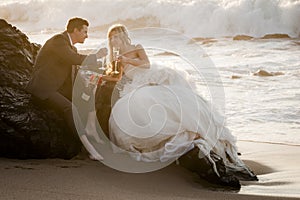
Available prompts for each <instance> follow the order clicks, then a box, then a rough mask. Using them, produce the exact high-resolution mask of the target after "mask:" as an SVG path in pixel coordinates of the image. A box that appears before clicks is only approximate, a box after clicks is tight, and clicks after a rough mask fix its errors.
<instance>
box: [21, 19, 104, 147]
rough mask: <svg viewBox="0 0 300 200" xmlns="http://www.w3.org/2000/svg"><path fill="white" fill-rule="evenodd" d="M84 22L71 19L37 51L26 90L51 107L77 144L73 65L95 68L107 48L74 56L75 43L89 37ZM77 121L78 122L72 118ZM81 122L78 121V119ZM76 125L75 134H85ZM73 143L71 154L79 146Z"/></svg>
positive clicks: (75, 52) (82, 129)
mask: <svg viewBox="0 0 300 200" xmlns="http://www.w3.org/2000/svg"><path fill="white" fill-rule="evenodd" d="M88 26H89V23H88V21H87V20H85V19H82V18H77V17H76V18H72V19H70V20H69V21H68V24H67V30H66V31H64V32H63V33H61V34H57V35H55V36H53V37H52V38H50V39H49V40H47V41H46V43H45V44H44V46H43V47H42V48H41V49H40V51H39V53H38V55H37V59H36V61H35V64H34V72H33V75H32V78H31V80H30V81H29V83H28V85H27V87H26V90H27V91H28V92H29V93H31V94H32V95H33V96H34V97H36V99H37V100H38V101H39V102H40V103H41V104H46V105H48V106H51V107H54V108H55V109H56V110H57V111H59V112H60V113H61V114H62V115H63V117H64V119H65V121H66V123H67V126H68V128H69V129H70V131H71V132H72V135H71V136H69V137H72V138H75V139H76V140H77V141H78V144H80V141H79V138H78V133H77V130H76V127H75V124H74V120H75V121H76V122H78V119H80V118H79V115H78V113H77V112H76V109H75V110H73V112H74V119H73V112H72V102H71V99H72V87H73V81H74V78H75V77H74V76H75V75H74V74H75V69H76V66H78V65H82V63H83V62H84V63H85V65H94V64H96V62H97V58H101V57H103V56H106V55H107V49H106V48H102V49H100V50H99V51H98V52H97V53H96V54H91V55H82V54H79V53H77V49H76V47H74V44H76V43H84V41H85V39H86V38H87V37H88ZM75 118H77V119H75ZM79 122H80V120H79ZM81 126H82V124H80V123H79V128H78V127H77V128H78V132H79V134H84V128H83V126H82V127H81ZM78 144H77V145H76V144H73V148H71V149H69V150H70V151H71V152H74V151H76V149H79V148H78V147H79V145H78Z"/></svg>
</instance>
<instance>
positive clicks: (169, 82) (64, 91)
mask: <svg viewBox="0 0 300 200" xmlns="http://www.w3.org/2000/svg"><path fill="white" fill-rule="evenodd" d="M88 25H89V24H88V22H87V21H86V20H84V19H81V18H73V19H70V20H69V22H68V25H67V30H66V31H65V32H63V33H62V34H58V35H55V36H54V37H52V38H51V39H49V40H48V41H47V42H46V43H45V45H44V46H43V47H42V48H41V50H40V52H39V54H38V56H37V59H36V62H35V65H34V67H35V71H34V74H33V76H32V79H31V80H30V81H29V83H28V86H27V91H28V92H30V93H31V94H33V96H34V97H36V98H37V99H39V101H41V102H43V103H46V104H48V105H49V106H54V107H56V108H57V110H58V111H60V112H61V113H63V116H64V118H65V120H66V123H67V125H68V127H69V128H70V130H71V131H72V132H73V135H72V137H77V138H78V135H85V133H86V129H85V127H84V126H83V125H82V124H81V125H80V127H79V128H78V127H77V129H76V127H75V123H74V121H76V123H77V122H78V121H80V117H79V114H78V113H77V111H76V109H73V113H72V102H71V97H72V81H73V78H74V77H73V76H74V75H73V71H74V69H73V68H74V67H73V66H74V65H81V64H82V62H83V61H84V62H85V63H95V62H96V61H97V58H102V57H104V56H106V55H108V56H109V63H113V62H116V61H118V63H119V65H118V66H117V68H118V72H119V73H115V72H114V70H106V71H105V74H103V83H102V84H101V85H99V86H98V88H97V91H96V96H95V103H96V111H97V118H98V121H99V123H100V125H101V129H102V130H103V132H104V133H105V135H106V136H107V137H108V138H109V139H110V140H111V141H112V142H113V143H114V144H115V145H116V146H118V147H119V148H120V149H122V150H123V151H128V152H132V157H133V158H134V159H135V160H138V161H141V162H142V161H144V162H156V161H161V162H166V161H168V160H172V159H174V160H178V161H179V164H180V165H182V166H183V167H185V168H187V169H189V170H191V171H193V172H195V173H197V174H198V175H199V176H200V177H202V178H204V179H206V180H208V181H209V182H212V183H216V184H219V185H224V186H231V187H234V188H239V187H240V183H239V181H240V180H257V178H256V176H255V174H253V173H252V172H251V171H250V170H249V169H248V167H247V166H246V165H245V164H244V163H243V161H242V160H240V158H238V152H237V148H236V144H235V142H236V141H235V139H234V137H233V136H232V135H231V133H230V131H229V130H228V129H227V128H226V127H225V126H224V124H223V118H222V116H220V115H219V114H218V113H217V112H216V111H214V109H213V108H212V106H210V105H209V103H208V102H207V101H205V100H204V99H203V98H202V97H201V96H200V95H199V94H197V92H196V91H195V89H194V87H193V83H191V82H190V81H189V79H188V78H187V77H186V76H187V75H186V74H184V72H182V71H176V70H171V69H166V67H164V66H160V65H158V64H153V63H152V64H150V62H149V58H148V56H147V54H146V52H145V50H144V48H143V46H142V45H140V44H137V45H135V44H132V43H131V40H130V37H129V34H128V31H127V29H126V27H125V26H123V25H114V26H112V27H111V28H110V29H109V30H108V34H107V37H108V38H107V39H108V50H107V49H106V48H102V49H100V50H99V51H98V52H97V53H96V54H93V55H81V54H79V53H77V51H76V48H75V47H74V46H73V45H74V44H76V43H83V42H84V40H85V39H86V38H87V36H88V35H87V31H88ZM162 42H163V41H162ZM116 47H118V51H119V54H120V55H119V56H118V57H117V58H116V57H115V56H114V50H115V48H116ZM77 124H78V123H77ZM87 134H88V133H87ZM78 141H80V140H79V138H78ZM81 142H82V143H83V144H84V146H85V147H86V148H87V149H88V150H89V151H90V147H89V144H88V142H87V141H86V140H85V139H84V140H83V139H82V137H81ZM90 153H91V154H93V152H90ZM116 153H118V151H117V150H116ZM93 155H94V154H93ZM96 159H99V160H100V159H103V158H102V156H101V155H100V154H96ZM104 159H105V158H104Z"/></svg>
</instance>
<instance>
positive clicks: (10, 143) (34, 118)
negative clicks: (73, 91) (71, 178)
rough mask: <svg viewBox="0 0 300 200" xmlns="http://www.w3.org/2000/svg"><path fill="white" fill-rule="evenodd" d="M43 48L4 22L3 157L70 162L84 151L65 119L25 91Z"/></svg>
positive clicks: (0, 23)
mask: <svg viewBox="0 0 300 200" xmlns="http://www.w3.org/2000/svg"><path fill="white" fill-rule="evenodd" d="M39 48H40V45H38V44H33V43H30V42H29V41H28V38H27V36H26V35H25V34H24V33H22V32H21V31H19V30H18V29H17V28H16V27H13V26H12V25H10V24H8V23H7V22H6V21H5V20H3V19H0V107H1V108H0V156H1V157H10V158H24V159H25V158H53V157H57V158H66V159H67V158H71V157H73V156H74V155H76V154H77V153H78V151H79V149H80V145H79V144H78V142H77V141H76V138H72V137H70V134H71V133H69V132H68V130H67V127H66V125H65V123H64V121H63V119H62V118H61V116H59V115H58V114H57V113H56V112H55V111H54V110H52V109H51V108H46V107H44V106H41V105H39V104H37V103H36V102H35V101H34V99H33V98H32V97H31V95H30V94H28V93H27V92H26V91H25V90H24V87H25V85H26V84H27V82H28V80H29V79H30V76H31V74H32V72H33V63H34V60H35V58H36V55H37V52H38V50H39ZM76 142H77V143H76Z"/></svg>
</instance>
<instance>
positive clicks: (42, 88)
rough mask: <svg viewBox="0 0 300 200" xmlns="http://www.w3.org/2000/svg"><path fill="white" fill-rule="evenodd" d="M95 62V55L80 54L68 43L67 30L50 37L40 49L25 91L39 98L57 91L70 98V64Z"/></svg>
mask: <svg viewBox="0 0 300 200" xmlns="http://www.w3.org/2000/svg"><path fill="white" fill-rule="evenodd" d="M83 61H84V62H85V63H90V64H91V63H96V55H94V54H93V55H89V56H86V55H81V54H78V53H77V50H76V48H75V47H74V46H73V45H72V44H71V43H70V39H69V37H68V34H67V32H63V33H62V34H57V35H55V36H53V37H52V38H50V39H49V40H48V41H47V42H46V43H45V45H44V46H43V47H42V48H41V49H40V52H39V54H38V56H37V59H36V62H35V65H34V68H35V69H34V73H33V76H32V79H31V80H30V81H29V83H28V85H27V88H26V89H27V91H28V92H30V93H31V94H33V95H34V96H36V97H38V98H40V99H41V100H45V99H47V98H48V97H49V96H50V94H52V93H55V92H57V91H59V92H60V93H62V94H63V95H64V96H67V97H68V98H70V94H71V92H72V66H73V65H81V64H82V63H83Z"/></svg>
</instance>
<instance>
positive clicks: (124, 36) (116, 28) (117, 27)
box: [107, 24, 131, 61]
mask: <svg viewBox="0 0 300 200" xmlns="http://www.w3.org/2000/svg"><path fill="white" fill-rule="evenodd" d="M113 34H118V36H119V37H120V39H121V41H122V42H123V43H124V44H125V45H130V44H131V40H130V38H129V34H128V30H127V28H126V27H125V26H124V25H123V24H114V25H112V26H111V27H110V28H109V29H108V32H107V39H108V47H109V53H110V55H109V58H110V60H111V61H112V60H113V58H112V56H113V55H112V48H113V47H112V45H111V41H110V40H111V37H112V35H113Z"/></svg>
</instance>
